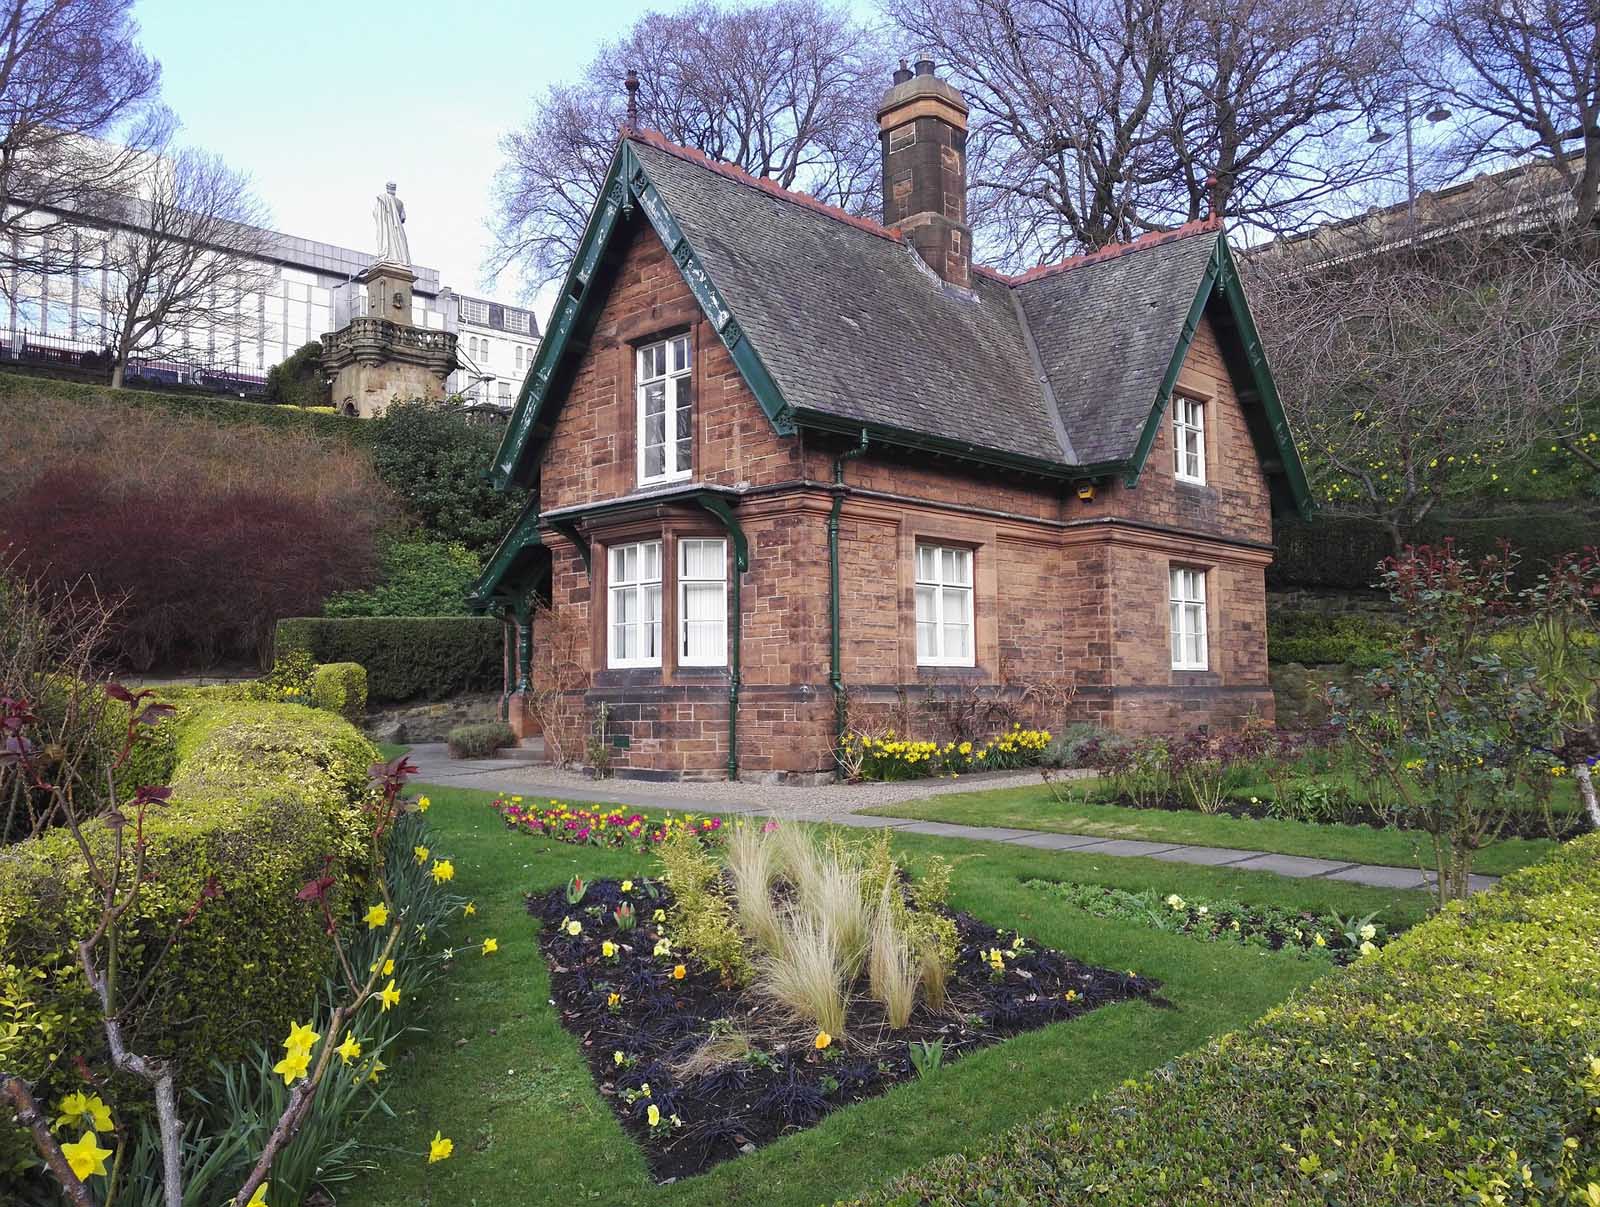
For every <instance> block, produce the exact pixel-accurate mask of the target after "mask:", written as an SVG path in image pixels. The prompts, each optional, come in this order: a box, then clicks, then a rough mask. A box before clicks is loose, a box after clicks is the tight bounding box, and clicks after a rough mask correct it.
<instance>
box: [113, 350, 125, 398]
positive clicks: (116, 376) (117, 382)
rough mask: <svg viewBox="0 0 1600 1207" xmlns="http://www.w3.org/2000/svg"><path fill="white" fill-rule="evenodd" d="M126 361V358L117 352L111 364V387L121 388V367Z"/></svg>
mask: <svg viewBox="0 0 1600 1207" xmlns="http://www.w3.org/2000/svg"><path fill="white" fill-rule="evenodd" d="M126 363H127V358H126V357H124V356H122V355H121V354H118V356H117V360H116V363H115V364H113V365H112V366H111V388H112V389H113V390H120V389H122V367H123V365H125V364H126Z"/></svg>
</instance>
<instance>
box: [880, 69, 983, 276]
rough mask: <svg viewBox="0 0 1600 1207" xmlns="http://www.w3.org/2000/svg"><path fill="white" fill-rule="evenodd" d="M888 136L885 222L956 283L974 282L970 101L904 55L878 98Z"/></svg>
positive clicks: (883, 129) (884, 139) (885, 136)
mask: <svg viewBox="0 0 1600 1207" xmlns="http://www.w3.org/2000/svg"><path fill="white" fill-rule="evenodd" d="M878 138H879V140H880V141H881V142H882V143H883V222H884V225H885V226H898V227H899V228H900V229H901V231H902V232H904V233H905V235H906V237H907V238H908V239H910V241H911V245H912V246H913V247H914V248H916V251H917V254H918V255H920V256H921V257H922V258H923V260H925V261H926V262H927V264H928V267H929V268H931V269H933V271H934V272H936V273H938V274H939V276H940V277H941V278H943V279H944V280H946V281H948V282H950V284H952V285H959V286H961V287H962V288H970V287H971V284H972V230H971V228H970V227H968V226H967V102H966V101H965V100H964V99H962V96H961V93H960V92H958V91H957V90H956V89H955V88H953V87H952V86H951V85H950V84H948V83H946V82H945V81H944V80H941V79H939V78H938V77H937V76H935V75H934V74H933V60H932V59H918V60H917V62H916V64H915V70H913V69H911V68H908V67H907V66H906V64H905V60H904V59H902V60H901V61H900V70H899V71H897V72H895V73H894V83H893V85H892V86H891V87H890V89H889V90H888V91H887V92H885V93H884V94H883V100H882V102H881V103H880V104H879V105H878Z"/></svg>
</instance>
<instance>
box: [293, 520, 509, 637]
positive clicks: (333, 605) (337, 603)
mask: <svg viewBox="0 0 1600 1207" xmlns="http://www.w3.org/2000/svg"><path fill="white" fill-rule="evenodd" d="M378 558H379V565H380V568H381V569H380V573H381V574H382V578H381V579H380V581H379V582H378V583H377V584H376V585H375V586H372V587H368V588H366V589H365V590H360V591H341V592H339V593H338V594H337V595H332V596H329V598H328V601H327V603H325V604H323V605H322V614H323V615H324V616H332V617H349V616H465V615H467V614H468V612H467V594H468V592H469V591H470V590H471V588H472V584H473V581H474V580H475V579H476V578H477V577H478V572H479V570H481V569H482V565H481V563H480V560H479V557H478V555H477V554H475V553H473V552H472V550H470V549H468V548H467V547H466V546H465V545H463V544H461V543H460V542H456V541H439V540H432V539H429V538H427V537H418V536H405V537H390V538H388V539H386V540H384V541H382V542H380V544H379V546H378Z"/></svg>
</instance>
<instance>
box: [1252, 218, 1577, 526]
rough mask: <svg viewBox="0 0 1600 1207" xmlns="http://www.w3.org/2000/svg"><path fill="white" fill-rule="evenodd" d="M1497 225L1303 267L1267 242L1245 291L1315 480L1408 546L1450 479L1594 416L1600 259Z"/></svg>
mask: <svg viewBox="0 0 1600 1207" xmlns="http://www.w3.org/2000/svg"><path fill="white" fill-rule="evenodd" d="M1570 251H1571V249H1570V248H1561V247H1555V248H1551V247H1547V246H1544V245H1541V244H1539V243H1537V242H1535V241H1533V240H1529V239H1526V238H1507V237H1503V236H1497V235H1495V234H1494V233H1493V232H1488V233H1482V234H1478V235H1475V236H1469V235H1462V236H1460V237H1457V238H1453V239H1451V240H1449V241H1448V242H1442V243H1435V244H1429V245H1417V244H1410V245H1408V246H1406V247H1403V248H1399V249H1391V250H1388V251H1385V252H1383V253H1382V254H1369V255H1363V256H1357V257H1354V258H1348V259H1346V260H1344V262H1342V263H1336V264H1326V263H1324V264H1323V265H1322V266H1320V267H1319V268H1317V269H1316V270H1314V271H1310V272H1307V271H1304V270H1303V268H1302V267H1300V266H1299V265H1298V264H1297V263H1295V262H1294V261H1292V260H1290V259H1288V258H1287V257H1271V258H1268V257H1260V258H1258V260H1257V261H1256V263H1255V264H1254V266H1253V268H1252V271H1251V274H1250V296H1251V301H1252V304H1253V308H1254V309H1255V311H1256V314H1257V317H1258V320H1259V322H1260V324H1261V329H1262V334H1263V335H1264V337H1265V338H1266V339H1267V342H1268V344H1269V346H1270V351H1271V353H1272V364H1273V368H1274V372H1275V375H1276V377H1277V379H1278V385H1279V389H1280V392H1281V393H1282V395H1283V397H1284V399H1285V400H1286V403H1287V404H1288V407H1289V411H1290V421H1291V425H1292V426H1293V427H1294V430H1295V432H1296V434H1297V435H1298V436H1299V438H1300V440H1301V442H1302V445H1303V447H1304V448H1305V449H1306V452H1307V458H1306V460H1307V468H1308V471H1309V473H1310V475H1311V478H1312V485H1313V488H1314V489H1315V490H1316V491H1317V492H1318V493H1319V494H1320V495H1321V497H1322V498H1323V499H1325V500H1326V501H1328V502H1329V503H1332V504H1335V505H1338V506H1340V507H1341V508H1342V509H1343V510H1346V511H1348V512H1351V513H1354V514H1359V515H1368V516H1372V517H1374V518H1377V519H1379V520H1381V521H1382V522H1383V523H1384V524H1386V525H1387V526H1388V528H1389V532H1390V535H1391V537H1392V539H1393V540H1394V543H1395V548H1396V551H1398V550H1399V548H1400V546H1401V545H1402V543H1403V541H1404V540H1405V539H1406V537H1407V535H1408V533H1409V531H1410V530H1411V529H1413V528H1414V527H1415V526H1416V525H1417V524H1419V523H1421V521H1422V520H1423V519H1425V518H1426V517H1427V516H1428V514H1429V513H1430V512H1431V511H1432V510H1433V508H1434V507H1435V506H1436V505H1438V504H1439V503H1441V502H1443V501H1445V500H1447V499H1449V498H1451V497H1452V496H1453V495H1460V496H1464V497H1465V496H1471V495H1473V494H1475V493H1477V492H1481V490H1482V489H1483V487H1484V486H1486V485H1488V484H1489V483H1490V482H1493V481H1494V480H1496V478H1497V477H1498V475H1499V474H1500V473H1501V472H1502V470H1505V469H1506V468H1507V463H1509V462H1514V461H1515V460H1516V459H1517V458H1518V457H1519V456H1522V455H1523V454H1526V453H1528V452H1530V451H1531V450H1533V449H1534V448H1535V447H1536V446H1537V445H1539V444H1541V443H1547V442H1548V443H1557V442H1563V441H1568V440H1571V439H1572V438H1573V437H1576V436H1578V435H1579V434H1580V433H1581V432H1582V431H1584V430H1585V429H1584V428H1583V427H1582V425H1583V423H1584V414H1583V411H1584V407H1585V405H1586V404H1588V403H1591V402H1592V400H1593V398H1594V397H1595V395H1596V393H1597V392H1600V326H1597V325H1596V323H1595V322H1594V299H1595V298H1596V297H1597V296H1600V269H1597V268H1596V266H1595V265H1594V264H1593V263H1588V262H1584V261H1583V260H1581V259H1578V258H1575V257H1573V256H1572V255H1570V254H1568V253H1569V252H1570Z"/></svg>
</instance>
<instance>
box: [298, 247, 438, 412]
mask: <svg viewBox="0 0 1600 1207" xmlns="http://www.w3.org/2000/svg"><path fill="white" fill-rule="evenodd" d="M361 279H362V281H363V282H364V283H365V284H366V287H367V313H366V314H365V315H363V316H362V317H360V318H356V319H352V320H351V321H350V322H349V323H347V324H346V325H345V326H343V327H341V328H339V330H337V331H335V332H333V333H331V334H329V335H326V336H324V337H323V340H322V364H323V368H324V369H326V370H327V371H328V372H329V373H330V374H332V375H333V405H334V406H336V407H337V408H338V409H339V410H340V411H341V412H343V413H345V414H347V415H359V416H360V417H361V418H363V419H371V418H373V417H375V416H377V415H381V414H382V413H383V410H384V408H385V407H387V406H388V405H389V404H390V403H391V402H393V401H395V400H396V399H409V398H428V399H439V398H443V397H444V383H445V379H446V378H447V377H449V376H450V374H451V373H452V372H454V371H455V369H456V336H455V333H454V332H452V331H430V330H428V329H427V328H425V327H416V326H413V325H412V323H411V287H412V285H413V284H414V283H415V282H416V279H417V275H416V273H414V272H412V271H411V269H409V268H407V267H406V266H405V265H403V264H385V263H381V262H380V263H377V264H374V265H372V267H370V268H368V269H367V270H366V272H364V273H363V274H362V276H361Z"/></svg>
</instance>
